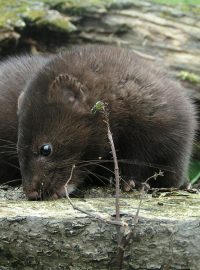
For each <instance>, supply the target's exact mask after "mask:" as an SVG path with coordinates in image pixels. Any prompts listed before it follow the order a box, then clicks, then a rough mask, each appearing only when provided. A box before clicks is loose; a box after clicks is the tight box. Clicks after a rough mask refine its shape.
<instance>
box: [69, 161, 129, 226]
mask: <svg viewBox="0 0 200 270" xmlns="http://www.w3.org/2000/svg"><path fill="white" fill-rule="evenodd" d="M75 168H76V166H75V165H73V166H72V169H71V173H70V176H69V178H68V180H67V182H66V184H65V192H66V197H67V200H68V201H69V203H70V205H71V206H72V207H73V209H75V210H78V211H79V212H82V213H84V214H86V215H88V216H90V217H93V218H95V219H99V220H101V221H103V222H105V223H108V224H112V225H117V226H120V227H121V226H128V224H127V223H126V222H123V221H122V222H121V221H118V220H110V219H106V218H103V217H101V216H99V215H96V214H92V213H90V212H88V211H86V210H83V209H81V208H80V207H78V206H76V205H74V204H73V202H72V200H71V199H70V197H69V193H68V190H67V185H68V184H69V182H70V181H71V180H72V177H73V173H74V170H75Z"/></svg>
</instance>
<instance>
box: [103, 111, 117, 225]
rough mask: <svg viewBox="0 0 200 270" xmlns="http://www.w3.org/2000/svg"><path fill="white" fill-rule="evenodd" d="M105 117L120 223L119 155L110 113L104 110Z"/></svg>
mask: <svg viewBox="0 0 200 270" xmlns="http://www.w3.org/2000/svg"><path fill="white" fill-rule="evenodd" d="M104 115H105V123H106V126H107V132H108V139H109V142H110V146H111V151H112V155H113V161H114V171H115V188H116V194H115V196H116V198H115V203H116V220H118V221H120V205H119V197H120V177H119V166H118V161H117V154H116V150H115V144H114V141H113V136H112V133H111V130H110V123H109V118H108V113H107V112H106V110H105V109H104Z"/></svg>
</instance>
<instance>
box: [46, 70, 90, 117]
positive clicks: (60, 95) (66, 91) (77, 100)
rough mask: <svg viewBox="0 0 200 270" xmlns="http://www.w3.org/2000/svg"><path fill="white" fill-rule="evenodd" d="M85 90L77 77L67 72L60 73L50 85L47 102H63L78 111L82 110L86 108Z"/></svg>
mask: <svg viewBox="0 0 200 270" xmlns="http://www.w3.org/2000/svg"><path fill="white" fill-rule="evenodd" d="M85 90H86V89H85V87H84V86H83V84H81V83H80V82H79V81H78V79H77V78H75V77H73V76H71V75H68V74H60V75H59V76H57V77H56V78H55V80H54V81H53V82H52V83H51V85H50V88H49V102H50V103H57V102H61V103H65V104H66V106H70V107H71V108H72V109H74V110H76V111H78V112H84V111H86V110H87V106H86V103H85V100H86V96H85Z"/></svg>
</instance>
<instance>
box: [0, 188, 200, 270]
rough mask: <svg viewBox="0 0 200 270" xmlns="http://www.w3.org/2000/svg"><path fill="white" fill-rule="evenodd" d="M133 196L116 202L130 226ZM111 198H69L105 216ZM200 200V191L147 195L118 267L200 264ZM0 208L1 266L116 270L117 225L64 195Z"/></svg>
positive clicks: (4, 203)
mask: <svg viewBox="0 0 200 270" xmlns="http://www.w3.org/2000/svg"><path fill="white" fill-rule="evenodd" d="M138 198H139V194H138V193H137V192H135V193H133V194H130V195H129V196H128V198H127V196H126V198H122V199H121V202H120V205H121V214H123V215H122V220H124V221H126V222H128V223H129V225H130V226H131V223H132V218H133V216H134V215H135V213H136V211H137V207H138V204H139V199H138ZM114 201H115V200H114V198H112V197H110V198H107V199H105V198H95V199H94V198H93V199H92V198H86V199H84V200H83V199H79V200H77V199H74V200H73V202H74V204H75V205H76V206H79V207H80V208H82V209H84V210H86V211H88V212H89V213H92V214H96V215H101V217H103V218H106V219H113V218H111V217H113V216H114V214H115V212H114V211H115V210H114ZM199 203H200V197H199V194H189V193H187V192H176V191H174V192H165V193H162V194H161V196H159V197H157V198H152V195H148V196H146V197H145V198H144V199H143V202H142V207H141V211H140V214H139V224H138V225H137V227H136V229H135V233H134V237H133V239H132V243H131V244H130V245H129V246H128V247H127V248H126V251H125V259H124V264H123V265H124V266H123V269H124V270H126V269H127V270H131V269H147V270H148V269H190V270H193V269H194V270H197V269H199V265H200V257H199V253H200V245H199V242H200V226H199V221H200V208H199ZM0 209H1V211H0V251H1V252H0V262H1V264H0V265H1V267H2V268H0V269H27V270H29V269H45V270H46V269H55V270H57V269H70V270H86V269H87V270H93V269H100V270H108V269H113V270H114V269H117V267H116V265H114V264H113V263H112V259H113V258H115V256H116V252H117V230H116V226H115V225H111V224H107V223H105V222H103V221H100V220H97V219H94V218H91V217H89V216H87V215H86V214H84V213H81V212H79V211H77V210H74V209H73V208H72V207H71V206H70V205H69V203H68V201H67V200H64V199H63V200H57V201H46V202H30V201H0Z"/></svg>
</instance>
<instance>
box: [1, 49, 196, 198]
mask: <svg viewBox="0 0 200 270" xmlns="http://www.w3.org/2000/svg"><path fill="white" fill-rule="evenodd" d="M0 71H1V73H2V72H3V74H2V75H0V91H1V100H0V138H1V139H2V142H1V145H4V141H3V140H10V141H13V142H14V143H16V141H17V116H16V111H17V99H18V96H19V95H20V93H21V95H20V98H19V108H18V120H19V124H18V155H19V162H20V168H21V174H22V179H23V188H24V191H25V193H26V195H27V197H28V198H30V199H36V198H39V197H40V196H41V191H42V192H43V193H44V194H50V195H52V196H53V197H55V198H57V197H62V196H63V195H64V189H63V186H64V184H65V183H66V180H67V179H68V177H69V175H70V171H71V167H72V165H73V164H79V162H81V161H85V160H98V157H102V158H107V157H108V156H109V152H110V146H109V143H108V139H107V134H106V126H105V123H104V122H103V119H102V114H100V113H97V114H92V113H91V108H92V107H93V105H94V104H95V103H96V102H97V101H99V100H101V101H104V102H107V103H108V106H109V109H110V124H111V129H112V133H113V136H114V141H115V145H116V149H117V153H118V158H119V159H126V160H130V161H131V162H132V163H133V164H126V163H123V164H121V165H120V170H121V175H122V176H123V177H124V178H125V179H131V178H132V179H134V180H135V181H140V182H141V181H144V180H145V179H146V177H149V176H151V175H152V174H153V173H154V172H155V171H158V169H156V168H152V167H149V166H148V164H156V166H155V167H159V168H161V169H162V168H164V177H159V178H158V179H157V181H154V182H152V183H151V184H152V185H154V186H159V187H172V186H173V187H180V185H182V184H183V183H184V182H185V180H186V177H187V169H188V163H189V158H190V154H191V147H192V143H193V138H194V131H195V127H196V119H195V112H194V107H193V105H192V103H191V101H190V100H189V98H188V97H187V96H186V95H185V93H184V90H183V89H182V88H181V87H180V86H179V85H178V84H177V83H175V82H173V81H171V80H170V79H169V78H167V76H166V75H164V74H163V73H162V72H160V71H159V70H158V69H157V68H154V67H152V66H151V65H150V64H149V63H147V62H146V61H144V60H143V59H141V58H140V57H139V56H137V55H135V54H134V53H132V52H130V51H127V50H123V49H118V48H113V47H104V46H86V47H75V48H74V49H72V50H69V51H67V52H65V53H62V54H59V55H55V56H49V57H48V59H47V58H44V57H42V56H41V57H29V56H27V57H22V58H18V59H10V61H9V62H6V63H4V64H3V65H2V66H1V67H0ZM45 143H51V145H52V147H53V152H52V154H51V155H50V156H48V157H45V156H42V155H41V154H40V147H41V145H43V144H45ZM2 163H3V162H2ZM134 163H135V164H134ZM138 164H139V165H138ZM153 167H154V166H153ZM92 169H93V168H92ZM6 177H7V176H6ZM86 178H87V173H86V170H83V169H80V168H79V167H77V169H76V170H75V172H74V177H73V179H72V181H71V182H70V184H71V185H75V186H77V185H78V184H79V183H80V182H83V180H84V179H86ZM2 179H4V180H7V179H6V178H5V177H4V178H2Z"/></svg>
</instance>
